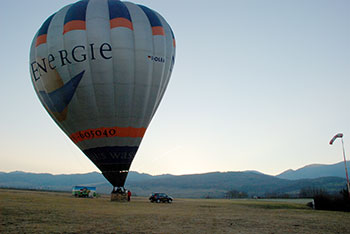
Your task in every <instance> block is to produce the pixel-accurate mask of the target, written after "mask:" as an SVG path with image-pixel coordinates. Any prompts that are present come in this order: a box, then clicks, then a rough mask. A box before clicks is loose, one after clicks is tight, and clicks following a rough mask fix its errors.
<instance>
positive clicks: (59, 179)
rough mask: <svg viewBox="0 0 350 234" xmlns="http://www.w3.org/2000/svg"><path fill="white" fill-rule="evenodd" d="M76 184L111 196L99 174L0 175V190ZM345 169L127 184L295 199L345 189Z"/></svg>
mask: <svg viewBox="0 0 350 234" xmlns="http://www.w3.org/2000/svg"><path fill="white" fill-rule="evenodd" d="M349 163H350V162H348V164H349ZM75 185H84V186H95V187H96V188H97V191H98V192H99V193H106V194H108V193H110V192H111V190H112V186H111V185H110V184H109V183H108V181H107V180H106V179H105V178H104V177H103V175H102V174H101V173H98V172H91V173H86V174H70V175H64V174H63V175H52V174H48V173H40V174H37V173H26V172H19V171H16V172H9V173H5V172H0V187H3V188H21V189H40V190H55V191H70V190H71V189H72V187H73V186H75ZM345 185H346V180H345V168H344V163H343V162H340V163H337V164H332V165H321V164H314V165H308V166H305V167H303V168H300V169H298V170H287V171H285V172H283V173H281V174H279V175H277V176H271V175H266V174H263V173H261V172H257V171H242V172H211V173H203V174H190V175H179V176H176V175H170V174H165V175H157V176H153V175H149V174H145V173H138V172H134V171H131V172H129V175H128V178H127V181H126V185H125V187H126V188H127V189H130V190H131V191H132V192H133V194H134V195H140V196H147V195H149V194H150V193H152V192H166V193H169V194H171V195H172V196H175V197H188V198H200V197H224V196H225V194H226V193H227V192H228V191H230V190H236V191H240V192H244V193H247V194H248V195H249V196H266V195H267V194H270V195H271V194H272V195H273V194H275V195H280V194H288V195H290V196H296V195H297V194H298V193H299V191H300V190H301V189H303V188H317V189H323V190H327V191H329V192H338V191H340V190H341V189H343V188H345Z"/></svg>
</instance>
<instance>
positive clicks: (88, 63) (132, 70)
mask: <svg viewBox="0 0 350 234" xmlns="http://www.w3.org/2000/svg"><path fill="white" fill-rule="evenodd" d="M174 61H175V39H174V34H173V32H172V30H171V28H170V26H169V25H168V23H167V22H166V21H165V20H164V18H163V17H162V16H160V15H159V14H158V13H157V12H155V11H153V10H151V9H149V8H147V7H145V6H142V5H136V4H133V3H130V2H122V1H118V0H83V1H79V2H76V3H74V4H71V5H68V6H66V7H64V8H62V9H61V10H59V11H58V12H56V13H54V14H53V15H51V16H50V17H49V18H48V19H47V20H46V21H45V22H44V23H43V24H42V26H41V27H40V29H39V30H38V32H37V34H36V35H35V37H34V39H33V42H32V46H31V50H30V73H31V78H32V82H33V86H34V89H35V91H36V93H37V95H38V97H39V99H40V101H41V102H42V104H43V105H44V107H45V108H46V110H47V111H48V113H49V114H50V115H51V117H52V118H53V119H54V120H55V122H56V123H57V124H58V125H59V126H60V127H61V129H62V130H63V131H64V132H65V133H66V134H67V135H68V136H69V137H70V138H71V140H72V141H73V142H74V143H75V144H76V145H77V146H78V147H79V148H80V149H81V150H82V151H83V152H84V153H85V155H86V156H87V157H88V158H89V159H90V160H91V161H92V162H93V163H94V164H95V165H96V166H97V167H98V168H99V169H100V170H101V171H102V173H103V175H104V176H105V177H106V178H107V179H108V181H109V182H110V183H111V184H112V185H113V186H118V187H121V186H124V183H125V179H126V176H127V173H128V170H129V168H130V165H131V163H132V160H133V158H134V157H135V154H136V152H137V150H138V148H139V145H140V143H141V140H142V138H143V136H144V134H145V132H146V129H147V127H148V126H149V123H150V121H151V119H152V117H153V115H154V114H155V111H156V110H157V108H158V106H159V103H160V101H161V99H162V97H163V95H164V92H165V89H166V87H167V85H168V82H169V78H170V75H171V72H172V69H173V65H174Z"/></svg>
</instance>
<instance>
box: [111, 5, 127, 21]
mask: <svg viewBox="0 0 350 234" xmlns="http://www.w3.org/2000/svg"><path fill="white" fill-rule="evenodd" d="M108 7H109V19H115V18H125V19H128V20H129V21H131V17H130V13H129V10H128V8H127V7H126V6H125V4H124V3H122V2H121V1H118V0H108Z"/></svg>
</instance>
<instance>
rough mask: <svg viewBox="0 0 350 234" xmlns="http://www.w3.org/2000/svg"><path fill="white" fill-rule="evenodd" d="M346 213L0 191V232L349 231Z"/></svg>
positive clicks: (256, 203) (283, 205) (268, 204)
mask: <svg viewBox="0 0 350 234" xmlns="http://www.w3.org/2000/svg"><path fill="white" fill-rule="evenodd" d="M349 224H350V213H345V212H335V211H315V210H311V209H309V208H307V207H306V206H305V204H296V203H288V202H276V201H260V200H214V199H213V200H204V199H175V201H174V203H173V204H155V203H150V202H148V200H147V198H139V197H132V201H131V202H130V203H128V202H124V203H118V202H110V201H109V197H101V198H97V199H82V198H74V197H72V196H71V195H70V194H68V193H53V192H33V191H17V190H4V189H0V225H1V226H0V233H96V232H98V233H350V226H349Z"/></svg>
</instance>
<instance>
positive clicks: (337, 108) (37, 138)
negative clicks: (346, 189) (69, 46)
mask: <svg viewBox="0 0 350 234" xmlns="http://www.w3.org/2000/svg"><path fill="white" fill-rule="evenodd" d="M72 2H75V1H69V0H60V1H54V0H31V1H25V0H20V1H4V2H2V6H1V8H0V27H1V37H0V44H1V51H2V54H1V57H0V69H1V73H2V74H1V81H2V85H1V86H0V95H1V97H0V105H1V114H0V130H1V141H0V171H5V172H9V171H14V170H22V171H27V172H38V173H39V172H40V173H42V172H48V173H54V174H61V173H85V172H90V171H98V169H97V168H96V167H95V166H94V165H93V164H92V163H91V162H90V161H89V159H88V158H87V157H85V156H84V155H83V153H81V152H80V150H79V149H78V148H77V147H76V146H75V145H74V144H73V143H72V142H71V141H70V139H68V137H67V136H65V135H64V133H63V132H62V131H61V130H60V129H59V128H58V127H57V126H56V124H55V123H54V122H53V121H52V120H51V118H50V117H49V115H48V114H47V113H46V111H45V110H44V108H43V107H42V106H41V104H40V102H39V100H38V98H37V96H36V94H35V92H34V89H33V87H32V84H31V80H30V74H29V65H28V63H29V62H28V61H29V59H28V57H29V49H30V44H31V41H32V38H33V37H34V34H35V33H36V31H37V30H38V28H39V27H40V25H41V24H42V23H43V22H44V20H45V19H46V18H47V17H48V16H50V15H51V14H52V13H53V12H55V11H57V10H59V9H60V8H62V7H63V6H64V5H66V4H69V3H72ZM133 2H135V3H141V4H144V5H147V6H149V7H150V8H152V9H154V10H156V11H158V12H159V13H160V14H161V15H163V16H164V17H165V18H166V19H167V21H168V23H169V24H170V25H171V26H172V28H173V31H174V33H175V37H176V41H177V59H176V64H175V67H174V72H173V75H172V78H171V81H170V84H169V86H168V90H167V92H166V94H165V96H164V98H163V101H162V103H161V105H160V108H159V109H158V112H157V114H156V115H155V117H154V119H153V120H152V123H151V125H150V127H149V128H148V130H147V132H146V135H145V137H144V140H143V142H142V144H141V147H140V149H139V151H138V153H137V156H136V158H135V159H134V162H133V164H132V166H131V170H135V171H139V172H145V173H150V174H153V175H155V174H163V173H171V174H190V173H203V172H211V171H243V170H258V171H261V172H263V173H266V174H271V175H275V174H278V173H280V172H282V171H284V170H286V169H289V168H292V169H297V168H299V167H302V166H304V165H307V164H312V163H322V164H331V163H336V162H339V161H341V160H342V155H341V145H340V142H336V143H335V145H334V146H330V145H328V142H329V140H330V139H331V138H332V136H333V135H334V134H336V133H338V132H343V133H344V142H345V148H346V149H348V150H349V152H350V110H349V107H350V92H349V88H350V79H349V75H350V14H349V10H350V1H347V0H327V1H326V0H308V1H304V0H285V1H280V0H265V1H261V0H239V1H236V0H232V1H231V0H230V1H229V0H218V1H206V0H202V1H199V0H191V1H185V0H179V1H164V0H147V1H133ZM349 156H350V154H349ZM349 156H348V158H349Z"/></svg>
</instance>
